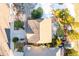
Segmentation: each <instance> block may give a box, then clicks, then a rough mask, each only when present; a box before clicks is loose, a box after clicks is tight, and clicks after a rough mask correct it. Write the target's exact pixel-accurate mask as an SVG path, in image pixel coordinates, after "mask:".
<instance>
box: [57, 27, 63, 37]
mask: <svg viewBox="0 0 79 59" xmlns="http://www.w3.org/2000/svg"><path fill="white" fill-rule="evenodd" d="M56 35H57V36H58V37H64V31H63V29H62V28H60V27H59V28H58V29H57V31H56Z"/></svg>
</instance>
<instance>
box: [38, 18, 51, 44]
mask: <svg viewBox="0 0 79 59" xmlns="http://www.w3.org/2000/svg"><path fill="white" fill-rule="evenodd" d="M51 26H52V22H51V19H44V20H43V21H41V23H40V40H39V42H37V43H50V42H51V41H52V29H51Z"/></svg>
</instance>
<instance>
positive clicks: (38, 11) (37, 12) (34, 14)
mask: <svg viewBox="0 0 79 59" xmlns="http://www.w3.org/2000/svg"><path fill="white" fill-rule="evenodd" d="M42 15H43V9H42V8H41V7H39V8H37V9H36V10H35V9H34V10H33V11H32V13H31V17H32V18H33V19H38V18H41V17H42Z"/></svg>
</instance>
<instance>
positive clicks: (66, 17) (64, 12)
mask: <svg viewBox="0 0 79 59" xmlns="http://www.w3.org/2000/svg"><path fill="white" fill-rule="evenodd" d="M53 15H54V16H55V17H57V18H58V22H59V24H62V26H61V25H60V27H62V29H63V30H60V29H59V31H58V34H57V35H61V32H62V31H63V32H64V38H63V40H62V47H63V48H64V50H66V49H65V48H66V47H67V46H66V44H68V43H67V42H68V38H67V37H68V34H69V33H68V29H67V27H68V26H69V25H71V24H72V23H74V18H73V17H72V16H71V15H70V13H69V11H68V9H56V10H54V12H53ZM60 31H61V32H60ZM73 34H75V37H74V35H73ZM62 35H63V34H62ZM77 35H78V33H76V32H74V33H71V34H70V37H74V38H75V39H78V36H77ZM70 39H72V38H70ZM70 51H71V53H72V50H70ZM73 51H74V50H73ZM74 52H75V51H74ZM76 53H77V52H75V55H76ZM70 55H71V54H70ZM72 55H73V54H72Z"/></svg>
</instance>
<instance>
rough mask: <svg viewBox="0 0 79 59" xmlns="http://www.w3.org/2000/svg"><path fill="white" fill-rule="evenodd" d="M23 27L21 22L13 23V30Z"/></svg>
mask: <svg viewBox="0 0 79 59" xmlns="http://www.w3.org/2000/svg"><path fill="white" fill-rule="evenodd" d="M23 25H24V23H23V22H22V21H20V20H16V21H15V22H14V28H15V29H19V28H23Z"/></svg>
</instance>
